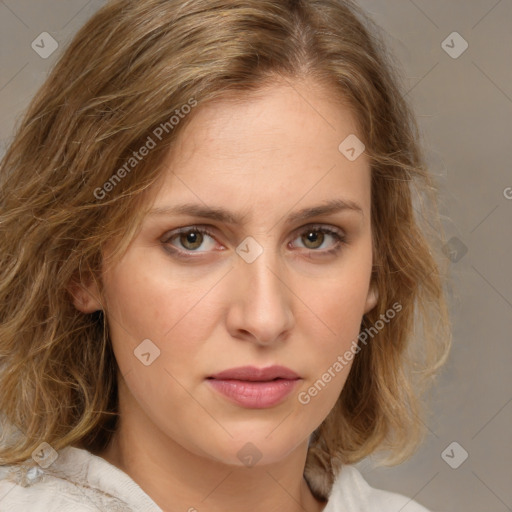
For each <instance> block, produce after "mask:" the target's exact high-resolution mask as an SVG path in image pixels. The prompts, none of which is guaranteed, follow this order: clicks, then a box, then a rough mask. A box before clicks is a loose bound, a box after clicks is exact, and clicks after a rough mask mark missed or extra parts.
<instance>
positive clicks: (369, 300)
mask: <svg viewBox="0 0 512 512" xmlns="http://www.w3.org/2000/svg"><path fill="white" fill-rule="evenodd" d="M378 300H379V291H378V290H377V286H375V283H373V282H372V283H370V287H369V289H368V295H367V297H366V303H365V306H364V312H365V314H366V313H368V312H369V311H371V310H372V309H373V308H374V307H375V306H376V305H377V301H378Z"/></svg>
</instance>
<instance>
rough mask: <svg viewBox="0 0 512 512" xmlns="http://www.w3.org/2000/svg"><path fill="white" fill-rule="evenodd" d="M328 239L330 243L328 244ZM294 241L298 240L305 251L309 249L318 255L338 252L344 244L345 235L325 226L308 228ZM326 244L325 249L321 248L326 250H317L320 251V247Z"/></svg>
mask: <svg viewBox="0 0 512 512" xmlns="http://www.w3.org/2000/svg"><path fill="white" fill-rule="evenodd" d="M329 239H330V240H331V243H329ZM295 240H300V241H301V242H302V244H303V247H304V248H305V249H311V250H313V251H315V252H320V253H333V252H336V251H338V250H339V249H340V246H341V245H342V244H343V243H344V242H345V235H344V233H343V232H342V231H341V230H338V229H334V228H330V227H327V226H308V228H307V229H306V230H305V231H302V232H301V233H300V236H298V237H297V238H296V239H295ZM326 242H327V247H325V246H324V247H323V249H326V250H325V251H322V250H319V249H322V245H324V243H326ZM329 246H330V247H329Z"/></svg>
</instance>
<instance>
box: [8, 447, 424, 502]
mask: <svg viewBox="0 0 512 512" xmlns="http://www.w3.org/2000/svg"><path fill="white" fill-rule="evenodd" d="M29 461H30V463H32V464H27V465H25V466H24V467H19V466H0V512H63V511H65V512H98V511H102V512H103V511H104V512H107V511H108V512H162V509H160V508H159V507H158V506H157V505H156V503H154V502H153V500H152V499H151V498H150V497H149V496H148V495H147V494H146V493H145V492H144V491H143V490H142V489H141V488H140V487H139V486H138V485H137V484H136V483H135V482H134V481H133V480H132V479H131V478H130V477H129V476H128V475H127V474H126V473H125V472H124V471H121V470H120V469H118V468H117V467H115V466H113V465H112V464H110V463H109V462H107V461H106V460H105V459H103V458H101V457H98V456H96V455H93V454H92V453H90V452H88V451H87V450H83V449H80V448H75V447H72V446H68V447H66V448H63V449H62V450H60V451H59V452H58V458H57V459H56V460H55V461H54V462H53V464H51V466H49V467H48V468H46V469H43V468H41V467H40V466H39V465H38V464H36V463H35V462H34V461H33V460H32V459H29ZM398 511H400V512H429V511H428V510H427V509H426V508H424V507H422V506H421V505H419V504H418V503H416V502H415V501H413V500H411V499H409V498H406V497H405V496H402V495H401V494H396V493H392V492H388V491H382V490H379V489H374V488H372V487H370V486H369V485H368V483H367V482H366V481H365V480H364V478H363V476H362V475H361V473H360V472H359V471H358V469H357V468H355V467H354V466H351V465H345V466H342V468H341V470H340V472H339V473H338V475H337V477H336V479H335V481H334V484H333V486H332V489H331V493H330V495H329V499H328V502H327V504H326V506H325V508H324V512H398ZM168 512H171V511H168Z"/></svg>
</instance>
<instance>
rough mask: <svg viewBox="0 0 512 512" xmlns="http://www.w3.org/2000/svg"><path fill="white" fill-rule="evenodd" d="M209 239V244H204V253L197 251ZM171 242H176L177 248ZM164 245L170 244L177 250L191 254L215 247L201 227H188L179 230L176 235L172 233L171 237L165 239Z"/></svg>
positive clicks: (207, 232) (207, 233)
mask: <svg viewBox="0 0 512 512" xmlns="http://www.w3.org/2000/svg"><path fill="white" fill-rule="evenodd" d="M207 239H210V240H211V241H210V243H209V244H206V248H205V250H204V251H198V250H197V249H199V248H200V247H201V246H202V245H203V244H204V242H205V240H207ZM173 240H176V242H177V244H179V245H178V246H176V245H175V244H173V243H171V242H172V241H173ZM164 243H165V244H170V245H171V246H173V247H176V248H177V249H178V250H181V251H183V249H185V250H186V251H191V252H206V251H208V250H210V249H212V248H213V246H215V241H214V239H213V237H212V235H211V233H210V232H209V231H208V230H207V229H205V228H203V227H201V226H190V227H186V228H181V229H180V230H178V232H177V233H174V234H173V235H172V236H170V237H168V238H166V239H165V240H164Z"/></svg>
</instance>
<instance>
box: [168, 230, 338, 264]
mask: <svg viewBox="0 0 512 512" xmlns="http://www.w3.org/2000/svg"><path fill="white" fill-rule="evenodd" d="M306 228H307V229H304V228H302V231H300V232H299V236H298V237H296V238H295V239H294V240H292V242H294V241H296V240H300V241H301V242H302V244H303V246H302V247H300V246H299V247H298V248H299V249H308V250H309V251H310V252H311V253H312V254H315V253H317V254H318V255H319V256H326V255H329V254H334V253H337V252H338V251H339V250H340V249H341V247H342V245H343V244H344V243H345V234H344V233H343V231H341V230H339V229H337V228H332V227H327V226H322V225H312V226H306ZM292 242H291V244H292V247H295V245H294V244H293V243H292ZM162 243H163V244H164V246H165V248H166V250H167V251H168V252H170V253H172V255H173V256H176V257H178V258H192V257H194V256H193V254H194V253H200V254H202V253H208V252H211V251H212V250H214V248H215V245H216V240H215V238H214V236H213V234H212V232H211V231H210V230H209V229H207V228H206V227H203V226H187V227H183V228H179V229H177V230H175V231H173V232H172V233H169V235H168V236H167V237H165V238H164V239H163V240H162ZM200 248H202V250H199V249H200ZM221 250H222V249H221Z"/></svg>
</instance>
